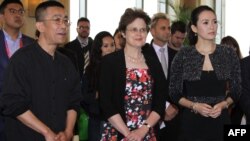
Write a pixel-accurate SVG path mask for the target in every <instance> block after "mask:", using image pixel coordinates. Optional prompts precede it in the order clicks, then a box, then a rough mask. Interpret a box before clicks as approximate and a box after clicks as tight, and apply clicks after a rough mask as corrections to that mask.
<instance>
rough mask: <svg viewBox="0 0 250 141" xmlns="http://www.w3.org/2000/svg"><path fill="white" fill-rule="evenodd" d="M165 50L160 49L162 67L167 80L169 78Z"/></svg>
mask: <svg viewBox="0 0 250 141" xmlns="http://www.w3.org/2000/svg"><path fill="white" fill-rule="evenodd" d="M164 51H165V48H160V58H161V66H162V69H163V71H164V74H165V77H166V78H167V76H168V64H167V60H166V56H165V53H164Z"/></svg>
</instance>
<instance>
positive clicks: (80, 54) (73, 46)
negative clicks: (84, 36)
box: [65, 37, 93, 78]
mask: <svg viewBox="0 0 250 141" xmlns="http://www.w3.org/2000/svg"><path fill="white" fill-rule="evenodd" d="M92 43H93V39H92V38H90V37H89V41H88V45H87V46H86V47H84V48H81V44H80V42H79V40H78V39H77V38H76V39H75V40H73V41H71V42H69V43H67V44H66V45H65V48H66V49H70V50H72V51H73V52H75V53H76V55H77V62H78V65H77V66H78V69H79V70H78V71H79V75H80V77H81V78H82V77H83V67H84V61H85V60H84V53H85V52H87V51H91V46H92Z"/></svg>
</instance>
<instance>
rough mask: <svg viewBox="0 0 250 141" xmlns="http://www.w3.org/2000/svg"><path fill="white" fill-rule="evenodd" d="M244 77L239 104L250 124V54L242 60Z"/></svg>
mask: <svg viewBox="0 0 250 141" xmlns="http://www.w3.org/2000/svg"><path fill="white" fill-rule="evenodd" d="M240 65H241V78H242V83H241V84H242V94H241V97H240V100H239V104H240V106H241V108H242V110H243V112H244V114H245V115H246V122H247V124H250V108H249V107H250V56H247V57H245V58H243V59H242V60H241V62H240Z"/></svg>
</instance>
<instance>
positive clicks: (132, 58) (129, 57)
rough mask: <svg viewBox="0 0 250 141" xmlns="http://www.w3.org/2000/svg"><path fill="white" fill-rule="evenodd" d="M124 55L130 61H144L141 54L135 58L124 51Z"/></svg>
mask: <svg viewBox="0 0 250 141" xmlns="http://www.w3.org/2000/svg"><path fill="white" fill-rule="evenodd" d="M125 57H126V58H127V59H128V60H129V61H130V62H132V63H141V62H143V61H144V57H143V55H142V54H141V55H140V56H139V57H138V58H135V57H132V56H129V55H128V54H126V53H125Z"/></svg>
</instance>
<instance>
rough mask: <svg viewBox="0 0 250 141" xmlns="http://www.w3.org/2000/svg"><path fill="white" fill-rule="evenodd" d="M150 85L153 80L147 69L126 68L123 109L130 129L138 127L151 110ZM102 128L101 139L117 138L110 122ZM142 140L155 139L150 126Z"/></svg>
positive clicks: (114, 139)
mask: <svg viewBox="0 0 250 141" xmlns="http://www.w3.org/2000/svg"><path fill="white" fill-rule="evenodd" d="M152 86H153V80H152V77H151V75H150V74H149V70H148V69H137V68H127V69H126V88H125V92H126V95H125V96H124V109H125V113H126V119H127V123H126V124H127V127H128V128H129V129H130V131H132V130H135V129H138V128H140V127H141V125H142V124H143V123H144V122H145V121H146V119H147V117H148V116H149V114H150V112H151V103H152ZM103 128H104V130H103V133H102V139H101V141H116V140H117V131H116V130H115V129H114V128H113V127H112V125H111V124H110V123H104V124H103ZM124 141H125V139H124ZM143 141H156V137H155V134H154V131H153V129H152V128H151V129H150V130H149V132H148V134H146V136H145V138H144V139H143Z"/></svg>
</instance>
